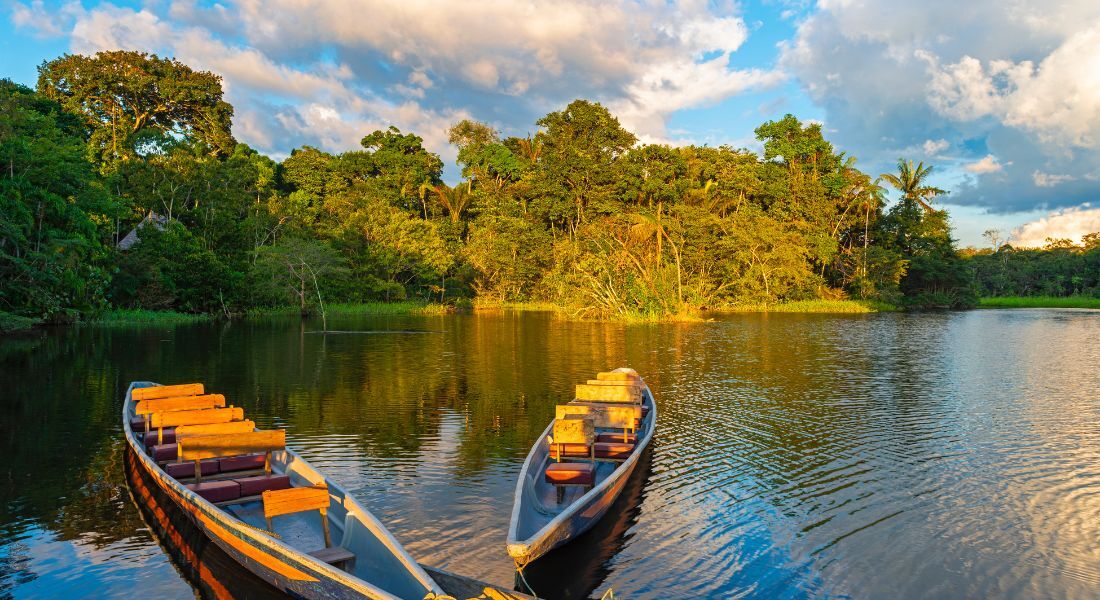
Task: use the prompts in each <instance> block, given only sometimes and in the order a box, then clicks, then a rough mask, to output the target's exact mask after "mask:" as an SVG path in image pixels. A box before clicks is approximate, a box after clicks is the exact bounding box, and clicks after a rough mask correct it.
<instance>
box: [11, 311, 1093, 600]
mask: <svg viewBox="0 0 1100 600" xmlns="http://www.w3.org/2000/svg"><path fill="white" fill-rule="evenodd" d="M330 326H332V327H334V328H336V329H339V330H340V332H338V333H330V334H328V335H322V334H319V333H316V332H315V331H314V329H315V324H314V323H305V324H302V323H300V322H299V321H297V320H264V321H248V322H234V323H230V324H202V325H189V326H180V327H175V328H126V327H95V328H91V327H83V328H69V329H62V330H56V331H49V332H45V333H39V334H36V335H32V336H30V337H25V338H15V339H4V340H0V381H2V383H3V386H2V387H0V390H2V392H0V393H2V394H3V397H2V400H0V450H2V455H0V456H2V460H3V467H2V468H0V477H2V481H0V597H2V596H14V597H70V598H72V597H87V596H114V597H123V596H132V595H133V594H134V593H136V592H139V593H140V594H141V595H142V596H143V597H189V596H193V595H195V594H196V593H197V592H196V589H199V588H193V587H192V583H190V581H192V580H193V578H185V577H183V576H182V574H184V573H188V572H189V571H188V569H187V565H181V561H180V560H178V559H172V558H169V555H168V554H167V553H166V552H165V550H164V549H162V547H161V545H159V544H158V538H157V537H154V535H153V534H152V533H151V532H150V529H149V527H148V526H147V525H146V520H143V517H142V514H141V513H139V511H138V510H137V508H136V507H135V505H134V502H133V500H132V499H131V495H130V491H129V488H128V485H127V479H126V476H125V460H124V458H125V452H124V450H123V449H124V446H123V443H122V440H121V437H120V427H119V410H120V406H121V397H122V394H123V393H124V391H125V389H126V386H127V384H128V383H129V382H130V381H131V380H143V379H148V380H154V381H160V382H162V383H180V382H187V381H193V380H194V381H203V382H205V383H206V384H207V387H208V389H210V390H212V391H216V392H221V393H224V394H226V396H227V398H228V399H229V401H230V402H232V403H234V404H236V405H239V406H243V407H244V408H245V411H246V414H247V415H249V416H250V417H251V418H253V419H254V420H256V421H257V422H258V423H259V424H260V425H261V426H262V427H265V428H266V427H281V428H284V429H286V430H287V432H288V440H289V442H288V443H289V444H290V445H291V446H292V447H294V448H295V449H297V450H298V451H299V452H300V453H301V454H303V455H304V456H305V457H306V458H308V459H309V460H310V461H311V462H312V463H313V464H314V465H315V466H317V467H319V468H321V469H322V470H324V471H325V472H326V473H328V474H329V475H330V476H331V477H333V478H334V479H336V480H337V481H339V482H341V483H342V484H343V485H344V486H345V487H346V488H348V489H349V490H350V491H351V492H352V493H354V494H355V495H357V497H358V498H359V499H360V501H361V502H363V504H364V505H365V506H366V507H368V508H369V509H370V510H372V511H373V512H374V513H375V514H377V515H378V516H379V517H380V518H381V519H382V520H383V521H384V522H385V523H386V524H387V526H388V527H389V528H390V530H391V531H393V532H394V534H395V535H396V536H397V538H398V539H399V540H401V541H402V542H403V543H404V544H405V546H406V547H407V548H408V550H409V551H410V552H411V553H412V554H413V555H414V556H415V557H416V558H417V559H419V560H420V561H422V562H425V563H427V564H431V565H434V566H437V567H442V568H445V569H448V570H451V571H455V572H459V573H462V574H465V575H470V576H474V577H477V578H480V579H483V580H486V581H489V582H493V583H497V584H503V585H506V586H508V587H511V585H512V583H513V571H512V565H511V561H510V559H509V558H508V556H507V554H506V552H505V549H504V541H505V537H506V534H507V527H508V518H509V515H510V511H511V504H512V493H513V489H514V485H515V478H516V475H517V472H518V471H519V468H520V466H521V464H522V462H523V459H524V457H525V456H526V454H527V451H528V449H529V446H530V444H531V443H532V441H533V440H534V439H535V438H536V437H537V436H538V434H539V433H540V432H541V431H542V430H543V428H544V427H545V426H546V424H547V423H548V422H549V419H551V418H552V416H553V413H554V405H555V404H557V403H561V402H565V401H566V400H568V399H569V398H570V397H571V396H570V394H571V390H572V386H573V384H575V383H576V382H578V381H582V380H584V379H587V378H589V377H590V376H591V375H592V374H593V373H595V372H596V371H597V370H604V369H607V368H611V367H617V366H627V365H628V366H631V367H634V368H635V369H637V370H638V371H639V372H640V373H641V374H642V375H643V376H644V377H645V378H646V380H647V381H648V383H649V385H650V387H651V388H652V389H653V392H654V395H655V396H656V399H657V404H658V407H659V420H658V423H657V434H656V436H655V438H654V445H653V449H652V452H651V453H650V455H649V456H648V457H647V461H645V464H644V465H643V468H642V469H641V472H640V473H637V474H636V477H635V478H634V480H633V481H632V482H631V486H630V487H628V489H627V490H626V492H625V497H624V499H623V501H622V502H620V503H619V504H618V505H617V506H616V507H615V508H614V514H611V515H609V516H608V517H607V518H605V520H604V522H602V523H601V525H600V526H599V527H598V528H597V529H595V530H593V532H591V533H590V534H589V535H586V536H585V537H583V538H581V539H579V540H577V541H575V542H574V543H572V544H570V545H568V546H566V548H565V550H563V551H558V552H556V553H554V554H551V555H550V556H548V557H547V558H546V559H544V560H543V561H539V563H536V564H534V565H532V566H530V567H529V568H528V573H527V579H528V581H529V582H530V584H531V586H532V587H533V588H534V589H535V591H537V592H538V593H539V595H540V597H547V598H562V597H572V598H584V597H599V596H601V595H602V594H603V593H604V592H606V591H607V590H608V589H612V590H614V593H615V597H616V598H703V597H706V598H731V597H761V598H817V597H851V598H884V597H891V598H926V597H939V598H942V597H970V598H987V597H1008V598H1013V597H1018V598H1033V597H1055V598H1057V597H1065V598H1087V597H1096V596H1097V594H1098V591H1100V543H1098V540H1100V312H1089V311H1074V310H1015V311H993V310H989V311H972V312H960V313H935V314H916V315H907V314H877V315H853V316H826V315H790V314H773V315H758V314H753V315H737V316H728V317H723V318H721V319H719V320H718V321H716V322H710V323H695V324H663V325H642V326H624V325H617V324H606V323H577V322H567V321H562V320H557V319H554V318H553V317H551V316H550V315H547V314H541V313H487V314H486V313H480V314H476V315H451V316H434V317H369V318H354V319H335V320H332V321H331V322H330ZM210 562H217V561H214V559H213V558H211V559H210ZM540 563H541V564H540ZM234 566H235V565H232V564H230V565H228V566H226V565H221V566H220V567H218V568H217V569H215V575H216V576H217V577H220V578H223V579H225V580H236V579H238V578H242V579H241V581H246V582H247V581H248V580H247V579H244V577H245V575H243V574H240V573H237V572H235V569H234V568H233V567H234ZM211 568H213V567H211ZM229 587H230V588H231V587H232V586H229ZM238 587H239V586H238ZM202 589H203V590H205V588H202ZM243 589H246V590H247V589H249V588H248V587H247V586H245V587H244V588H243ZM207 591H208V590H207Z"/></svg>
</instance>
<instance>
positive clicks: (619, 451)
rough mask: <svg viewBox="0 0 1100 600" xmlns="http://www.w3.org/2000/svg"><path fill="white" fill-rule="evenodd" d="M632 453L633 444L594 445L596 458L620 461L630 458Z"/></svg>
mask: <svg viewBox="0 0 1100 600" xmlns="http://www.w3.org/2000/svg"><path fill="white" fill-rule="evenodd" d="M633 451H634V444H624V443H622V442H597V443H596V458H615V459H622V458H626V457H628V456H630V453H631V452H633Z"/></svg>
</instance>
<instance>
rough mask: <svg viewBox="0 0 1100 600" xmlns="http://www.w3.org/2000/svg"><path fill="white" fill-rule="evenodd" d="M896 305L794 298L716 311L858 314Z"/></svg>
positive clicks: (871, 301) (883, 310) (868, 301)
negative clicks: (786, 300)
mask: <svg viewBox="0 0 1100 600" xmlns="http://www.w3.org/2000/svg"><path fill="white" fill-rule="evenodd" d="M896 310H897V307H896V306H894V305H892V304H887V303H885V302H876V301H874V300H795V301H793V302H779V303H776V304H764V303H760V304H739V305H735V306H731V307H728V308H723V309H720V310H718V311H716V312H784V313H830V314H860V313H873V312H892V311H896Z"/></svg>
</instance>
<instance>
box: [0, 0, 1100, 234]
mask: <svg viewBox="0 0 1100 600" xmlns="http://www.w3.org/2000/svg"><path fill="white" fill-rule="evenodd" d="M910 4H911V5H906V4H897V3H894V2H888V1H887V0H863V1H861V2H854V1H850V0H827V1H820V2H816V3H812V2H798V1H786V0H769V1H765V2H746V3H737V2H681V3H672V2H661V1H641V2H633V1H626V0H605V1H599V2H597V1H595V0H591V1H590V0H558V1H556V2H552V3H548V2H541V1H534V2H528V3H518V2H513V1H511V0H482V1H480V2H478V3H469V2H462V3H458V2H455V3H444V2H431V1H428V0H405V1H404V2H401V3H393V2H382V1H374V0H312V2H308V3H304V2H299V1H296V0H265V1H258V0H257V1H247V2H239V3H238V2H231V1H226V2H204V1H197V0H175V1H172V0H151V1H149V2H121V1H117V0H115V1H110V2H92V1H87V2H83V3H81V2H54V1H49V0H0V77H8V78H11V79H13V80H15V81H18V82H21V83H25V84H28V85H33V83H34V79H35V76H36V74H35V67H36V66H37V65H38V64H40V63H41V62H42V61H43V60H49V59H51V58H54V57H56V56H58V55H60V54H62V53H65V52H81V53H92V52H95V51H98V50H105V49H115V48H124V49H135V50H144V51H150V52H156V53H158V54H161V55H168V56H174V57H176V58H178V59H180V60H182V61H184V62H186V63H188V64H190V65H192V66H194V67H197V68H201V69H205V70H210V71H214V72H216V73H219V74H220V75H222V77H223V78H224V82H225V88H226V96H227V99H228V100H229V101H230V102H231V103H232V104H233V105H234V107H235V109H236V114H235V118H234V133H235V135H236V136H237V137H238V138H239V139H241V140H242V141H245V142H247V143H249V144H251V145H252V146H254V147H256V148H258V149H260V150H262V151H264V152H267V153H269V154H271V155H273V156H276V157H280V156H283V155H285V154H286V153H288V152H289V151H290V150H291V149H292V148H294V147H297V146H300V145H303V144H310V145H314V146H318V147H322V148H324V149H327V150H331V151H341V150H346V149H350V148H354V147H356V145H357V142H358V140H359V138H361V137H362V136H363V135H364V134H366V133H368V132H369V131H371V130H373V129H376V128H380V127H385V126H388V125H391V124H392V125H397V126H398V127H400V128H401V129H402V130H406V131H413V132H415V133H417V134H419V135H421V136H422V137H424V138H425V144H426V145H427V146H428V147H429V148H431V149H432V150H434V151H436V152H439V153H440V154H441V155H442V156H443V157H444V159H445V160H448V161H453V157H454V149H453V148H451V147H449V146H448V145H447V143H446V128H447V127H448V126H449V125H450V124H452V123H454V122H456V121H458V120H460V119H462V118H475V119H478V120H482V121H487V122H489V123H491V124H493V125H494V126H496V127H497V128H498V129H500V130H501V131H502V132H504V133H505V134H509V135H513V134H520V135H523V134H526V133H528V132H530V131H532V130H533V129H534V127H535V125H534V121H535V120H536V119H537V118H538V117H539V116H541V115H543V114H545V113H547V112H549V111H551V110H556V109H559V108H561V107H562V106H564V105H565V104H566V103H567V102H569V101H570V100H572V99H573V98H578V97H583V98H589V99H594V100H598V101H600V102H603V103H604V104H605V105H606V106H608V107H609V108H610V109H611V110H612V111H613V112H615V113H616V114H617V115H618V116H619V117H620V120H621V121H622V122H623V123H624V125H626V126H627V127H629V128H630V129H631V130H632V131H635V132H636V133H637V134H638V135H639V137H640V138H641V139H642V140H644V141H648V142H662V143H672V144H685V143H698V144H704V143H705V144H711V145H718V144H731V145H734V146H745V147H749V148H756V147H757V143H756V141H755V140H754V139H753V133H752V132H753V129H754V128H756V127H757V126H758V125H759V124H761V123H762V122H764V121H766V120H769V119H775V118H779V117H782V116H783V115H784V114H786V113H792V114H794V115H796V116H797V117H799V118H800V119H802V120H804V121H806V120H814V121H819V122H821V123H823V126H824V129H825V132H826V137H827V138H829V139H830V141H832V142H833V143H834V145H836V146H837V147H838V148H839V149H841V150H844V151H845V152H847V153H848V154H850V155H854V156H856V157H857V158H858V160H859V162H858V165H859V166H860V167H861V168H863V169H864V170H866V171H868V172H870V173H872V174H877V173H881V172H884V171H888V170H892V168H893V165H894V163H895V162H896V160H897V159H898V158H899V157H905V158H912V159H914V160H920V161H925V162H927V163H931V164H934V165H935V167H936V176H935V183H936V184H937V185H939V186H940V187H943V188H945V189H948V190H949V191H950V192H951V193H950V195H949V196H947V197H946V198H944V199H943V200H942V201H941V202H942V203H943V204H944V205H945V206H946V207H947V208H949V209H950V210H951V214H952V219H953V222H954V224H955V226H956V235H957V236H958V237H959V238H960V239H961V241H962V243H963V244H964V245H970V244H972V245H984V244H985V241H984V240H983V239H982V237H981V233H982V232H983V231H984V230H986V229H990V228H996V229H1000V230H1002V232H1003V234H1004V235H1010V234H1011V232H1012V231H1013V230H1016V233H1015V236H1014V239H1015V241H1017V242H1019V243H1031V244H1037V243H1042V240H1043V239H1045V238H1046V237H1071V238H1078V237H1079V236H1080V235H1081V234H1082V233H1087V232H1089V231H1095V230H1098V229H1100V206H1098V207H1097V208H1093V207H1092V206H1091V205H1090V203H1092V202H1095V198H1094V197H1095V196H1096V195H1097V191H1098V190H1100V175H1098V174H1100V158H1098V157H1100V153H1097V152H1096V150H1097V145H1100V3H1096V2H1094V1H1068V2H1062V3H1059V4H1057V5H1050V4H1049V3H1040V2H1029V1H1016V2H1012V3H1005V2H1001V1H997V2H994V1H992V0H974V1H972V2H968V3H961V4H960V3H958V2H946V1H939V0H930V1H927V2H924V3H919V5H918V4H917V3H910ZM455 174H456V170H455V168H454V167H453V166H451V167H449V169H448V175H449V177H452V178H453V177H454V176H455Z"/></svg>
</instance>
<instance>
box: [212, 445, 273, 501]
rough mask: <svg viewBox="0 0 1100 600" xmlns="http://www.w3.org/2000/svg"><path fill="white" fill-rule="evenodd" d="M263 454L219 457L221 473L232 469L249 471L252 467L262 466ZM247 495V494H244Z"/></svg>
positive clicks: (260, 467)
mask: <svg viewBox="0 0 1100 600" xmlns="http://www.w3.org/2000/svg"><path fill="white" fill-rule="evenodd" d="M264 456H265V455H263V454H246V455H244V456H227V457H225V458H219V459H218V462H219V463H221V472H222V473H231V472H233V471H251V470H252V469H262V468H264ZM245 496H248V494H245Z"/></svg>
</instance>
